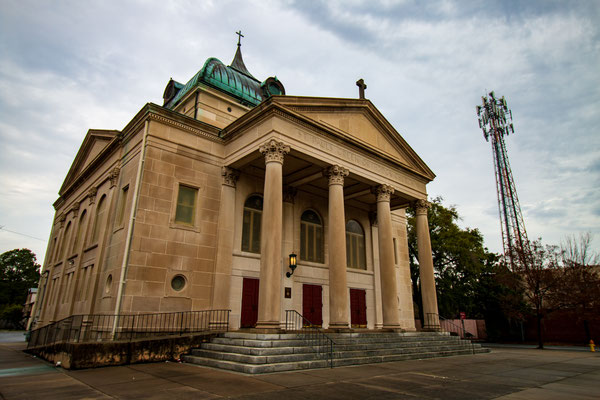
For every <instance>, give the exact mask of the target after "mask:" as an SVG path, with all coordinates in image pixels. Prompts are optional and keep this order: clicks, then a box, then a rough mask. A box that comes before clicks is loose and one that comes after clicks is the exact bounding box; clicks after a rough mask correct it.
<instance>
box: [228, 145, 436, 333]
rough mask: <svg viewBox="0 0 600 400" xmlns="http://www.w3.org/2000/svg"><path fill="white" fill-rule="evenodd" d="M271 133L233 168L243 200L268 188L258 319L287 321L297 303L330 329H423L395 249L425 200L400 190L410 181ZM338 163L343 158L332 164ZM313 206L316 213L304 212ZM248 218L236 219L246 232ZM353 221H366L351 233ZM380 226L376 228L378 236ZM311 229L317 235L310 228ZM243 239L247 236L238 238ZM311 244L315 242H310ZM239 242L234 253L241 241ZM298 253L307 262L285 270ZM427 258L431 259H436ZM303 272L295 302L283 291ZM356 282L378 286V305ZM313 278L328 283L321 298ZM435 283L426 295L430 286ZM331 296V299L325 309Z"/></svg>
mask: <svg viewBox="0 0 600 400" xmlns="http://www.w3.org/2000/svg"><path fill="white" fill-rule="evenodd" d="M263 140H265V141H262V140H259V141H258V143H257V142H254V144H253V145H252V146H258V144H261V143H262V144H261V145H260V146H258V147H259V148H260V151H256V150H254V151H253V152H252V151H243V152H240V153H243V154H245V155H244V156H243V157H242V158H240V159H238V160H237V161H233V160H232V163H231V164H230V165H228V166H227V168H228V169H231V170H235V171H239V172H240V177H239V179H240V181H241V182H244V184H243V185H242V188H243V189H241V190H239V191H237V192H236V193H235V198H236V202H237V203H238V204H240V205H241V204H242V203H244V202H245V201H246V200H247V199H248V198H250V197H251V196H255V195H256V193H258V194H260V192H259V191H258V190H257V189H259V187H260V186H262V189H263V204H264V206H263V208H262V231H261V250H260V253H258V254H257V259H255V261H257V262H258V261H260V266H258V265H257V267H259V268H256V270H252V271H253V272H255V273H256V272H258V273H259V275H260V280H261V283H264V284H261V285H260V289H259V302H258V303H259V304H258V323H257V325H256V327H257V328H259V329H279V328H280V327H281V326H282V323H283V322H282V321H283V320H284V319H283V318H284V317H283V315H285V310H286V309H290V307H291V308H292V309H295V310H296V311H298V312H301V313H302V314H303V315H304V317H305V318H307V319H308V320H309V321H311V322H312V323H313V324H315V325H323V326H324V327H326V328H330V329H348V328H350V327H352V326H356V327H366V326H370V327H372V328H374V327H375V326H380V327H383V328H388V329H406V328H408V329H411V328H412V329H414V328H413V326H414V325H413V324H414V323H413V310H412V299H411V298H410V296H408V295H407V294H410V292H409V291H410V283H409V284H407V282H410V275H409V274H408V273H407V271H408V269H407V267H408V263H407V262H408V260H407V253H406V254H405V255H402V256H401V257H405V258H403V259H400V258H399V257H398V256H397V254H396V253H397V252H398V251H401V250H402V249H398V248H395V246H396V243H395V242H394V239H396V238H397V239H398V241H400V240H405V236H404V237H398V236H397V235H399V234H400V235H401V234H402V232H405V230H406V219H405V216H404V210H405V208H406V207H409V206H413V205H415V204H416V200H418V198H416V197H414V193H413V192H414V190H398V189H396V187H402V185H400V184H399V183H394V181H393V180H390V179H389V178H390V177H387V179H386V178H378V179H379V181H374V180H373V178H374V177H373V175H372V174H370V176H367V175H369V174H367V173H366V172H365V171H364V168H362V167H361V166H360V165H358V166H353V165H352V163H348V162H347V161H344V160H342V159H338V160H332V159H331V156H330V157H328V159H327V160H324V159H318V158H316V157H315V156H316V155H317V154H316V153H317V151H316V150H315V152H314V153H313V154H310V152H308V150H307V149H306V148H302V149H298V148H296V147H294V146H295V145H297V143H296V142H295V141H294V140H289V138H281V139H280V138H276V137H270V138H269V137H268V136H267V137H266V138H265V139H263ZM289 143H294V145H290V144H289ZM254 148H255V149H256V147H254ZM350 158H351V159H352V157H350ZM335 161H339V162H340V164H341V165H340V164H331V163H330V162H335ZM342 165H347V166H348V167H346V166H342ZM363 173H364V175H362V174H363ZM392 177H393V176H392ZM257 181H258V182H257ZM261 181H262V183H260V182H261ZM248 182H257V183H259V185H260V186H259V185H256V184H255V183H254V184H253V185H250V184H248ZM404 183H406V182H404ZM250 187H251V189H250ZM236 190H237V189H236ZM229 196H230V195H229ZM226 204H230V203H226ZM419 204H420V203H419ZM238 209H239V208H238ZM307 212H308V213H309V214H311V216H312V217H311V218H312V219H302V216H303V215H304V216H306V215H307V214H306V213H307ZM237 214H241V213H240V212H239V211H236V209H235V207H233V209H230V211H229V212H228V215H237ZM240 216H241V215H238V216H236V217H235V218H238V222H237V224H238V228H237V229H238V231H239V230H240V229H239V225H240V224H241V221H239V217H240ZM393 216H394V217H393ZM419 218H420V220H422V219H423V216H421V215H420V216H419ZM307 221H308V222H307ZM350 222H351V223H352V224H354V225H353V227H355V226H359V228H358V233H357V231H353V232H350V231H348V229H350V228H348V226H349V225H348V224H349V223H350ZM399 222H400V224H401V225H399ZM307 224H310V229H309V225H307ZM301 227H302V229H300V228H301ZM305 228H306V229H305ZM373 230H375V231H376V233H377V235H375V237H374V238H373V237H372V234H373V232H374V231H373ZM305 232H308V233H306V235H308V236H304V235H305ZM317 232H318V235H317ZM361 232H362V233H361ZM348 235H350V236H348ZM425 235H427V236H428V232H424V233H423V235H422V237H421V236H419V237H420V240H421V241H423V240H426V239H428V237H427V238H425ZM348 237H351V238H352V241H351V243H350V242H349V243H347V240H348ZM241 239H242V238H241V237H239V236H238V237H237V238H236V239H235V240H234V242H235V241H238V243H239V241H241ZM357 239H358V240H357ZM309 245H313V246H314V247H313V248H311V249H309V248H308V247H307V246H309ZM348 246H350V247H348ZM233 247H234V253H235V247H236V244H235V243H234V245H233ZM320 251H322V252H323V253H322V254H321V253H319V252H320ZM238 253H239V252H238ZM290 253H299V254H298V268H297V270H296V271H295V274H291V275H290V276H289V277H286V276H285V274H286V272H288V270H287V261H288V254H290ZM243 256H244V255H243V254H241V255H240V257H243ZM306 257H308V258H306ZM348 257H349V258H348ZM240 264H241V263H240ZM423 266H424V267H427V263H426V262H424V263H423ZM399 268H400V270H399ZM426 275H427V278H428V277H429V274H428V273H427V274H426ZM300 278H301V279H302V282H303V285H302V286H299V287H298V289H299V290H296V291H291V297H290V300H286V299H284V296H283V295H284V288H291V287H293V286H294V284H293V283H294V281H295V280H296V279H300ZM427 278H426V279H424V281H423V282H424V283H425V286H427V287H429V286H431V285H432V284H433V285H434V282H432V281H431V280H428V279H427ZM398 279H400V281H398ZM350 280H352V281H353V282H354V283H353V284H356V283H358V284H359V285H360V286H359V287H364V288H366V289H368V290H369V291H373V292H372V293H374V297H373V298H372V301H373V303H371V305H370V306H369V307H371V308H367V306H366V291H365V290H364V289H361V290H358V291H356V290H351V289H350V288H349V285H348V283H349V281H350ZM311 286H315V287H318V288H319V294H318V296H317V295H314V294H313V292H311V291H309V289H308V288H309V287H311ZM427 287H426V288H425V290H424V294H425V293H426V292H428V293H431V291H430V290H428V289H427ZM323 288H326V291H325V298H324V299H323ZM433 291H435V286H433ZM317 297H318V298H319V299H322V300H321V304H316V303H313V298H317ZM401 298H403V300H400V299H401ZM323 301H324V302H325V304H326V306H327V307H323ZM434 301H435V300H434ZM434 301H429V302H427V305H428V310H435V306H434V305H433V303H434ZM238 304H239V303H238ZM317 309H318V311H317ZM435 311H437V310H435ZM323 312H325V313H326V315H323ZM313 320H314V321H313ZM431 328H435V327H434V326H432V327H431Z"/></svg>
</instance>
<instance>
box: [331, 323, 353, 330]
mask: <svg viewBox="0 0 600 400" xmlns="http://www.w3.org/2000/svg"><path fill="white" fill-rule="evenodd" d="M327 329H348V330H349V329H350V326H349V324H345V323H343V322H342V323H340V322H336V323H332V324H329V327H328V328H327Z"/></svg>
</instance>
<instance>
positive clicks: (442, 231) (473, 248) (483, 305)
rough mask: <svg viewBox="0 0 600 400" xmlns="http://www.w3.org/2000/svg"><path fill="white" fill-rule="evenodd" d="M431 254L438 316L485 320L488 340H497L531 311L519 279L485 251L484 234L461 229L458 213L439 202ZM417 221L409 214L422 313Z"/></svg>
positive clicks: (432, 221)
mask: <svg viewBox="0 0 600 400" xmlns="http://www.w3.org/2000/svg"><path fill="white" fill-rule="evenodd" d="M427 217H428V222H429V231H430V238H431V250H432V255H433V266H434V271H435V278H436V286H437V295H438V310H439V313H440V315H441V316H443V317H445V318H456V317H458V315H459V313H460V312H461V311H464V312H465V313H466V314H467V316H468V318H484V319H485V320H486V326H487V329H488V335H489V336H491V337H497V336H499V335H500V332H504V331H506V330H507V325H508V324H509V321H510V320H520V319H522V317H523V311H524V309H525V307H524V302H523V295H522V291H521V290H520V288H519V286H518V285H517V282H518V278H517V277H515V276H514V274H512V273H511V272H510V271H508V270H507V269H506V268H505V267H504V266H503V265H502V264H501V263H500V262H499V259H500V258H499V256H498V255H497V254H495V253H492V252H490V251H488V250H487V248H485V247H484V245H483V236H482V235H481V233H480V232H479V230H478V229H471V228H464V229H463V228H461V227H460V226H458V221H459V220H460V216H459V215H458V212H457V210H456V208H455V207H453V206H450V207H445V206H443V205H442V198H440V197H438V198H435V199H433V201H432V203H431V207H430V208H429V210H428V215H427ZM415 223H416V220H415V215H414V211H413V210H409V211H408V247H409V256H410V268H411V278H412V283H413V296H414V298H413V300H414V303H415V304H416V305H417V307H418V308H419V309H420V304H421V292H420V288H419V263H418V249H417V232H416V225H415Z"/></svg>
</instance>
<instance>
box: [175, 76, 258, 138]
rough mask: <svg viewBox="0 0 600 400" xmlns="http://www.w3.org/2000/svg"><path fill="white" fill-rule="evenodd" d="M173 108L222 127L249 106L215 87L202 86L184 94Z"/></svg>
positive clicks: (236, 117) (245, 110)
mask: <svg viewBox="0 0 600 400" xmlns="http://www.w3.org/2000/svg"><path fill="white" fill-rule="evenodd" d="M196 93H198V96H197V97H196ZM175 110H176V111H178V112H180V113H182V114H184V115H187V116H188V117H190V118H194V115H195V118H196V119H197V120H198V121H202V122H206V123H207V124H211V125H213V126H216V127H219V128H224V127H226V126H227V125H229V124H230V123H232V122H233V121H235V120H236V119H238V118H239V117H241V116H242V115H244V114H245V113H247V112H248V111H249V110H250V108H248V107H245V106H243V105H241V104H239V103H238V102H236V101H232V100H231V99H230V98H228V97H227V96H226V95H224V94H223V93H221V92H219V91H218V90H216V89H213V88H211V87H208V86H203V87H202V89H201V90H196V91H193V92H191V93H189V94H188V95H186V97H185V98H184V99H183V101H182V102H181V103H180V104H178V105H177V107H175Z"/></svg>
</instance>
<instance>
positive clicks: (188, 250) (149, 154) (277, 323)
mask: <svg viewBox="0 0 600 400" xmlns="http://www.w3.org/2000/svg"><path fill="white" fill-rule="evenodd" d="M357 85H358V86H359V96H358V98H354V99H348V98H325V97H300V96H293V95H287V94H286V91H285V88H284V85H283V84H282V82H281V81H279V80H278V79H277V78H276V77H270V78H267V79H264V80H261V79H257V78H255V77H254V76H253V75H252V74H251V73H250V72H249V71H248V69H247V67H246V65H245V64H244V61H243V59H242V53H241V47H240V43H239V42H238V47H237V51H236V53H235V56H234V58H233V61H232V62H231V64H230V65H229V66H227V65H225V64H223V63H222V62H221V61H219V60H218V59H216V58H209V59H208V60H206V62H205V63H204V65H203V66H202V68H201V69H200V70H199V71H198V73H197V74H195V75H194V76H193V77H192V78H191V79H190V80H189V81H187V83H185V84H182V83H179V82H177V81H175V80H173V79H171V80H170V81H169V82H168V84H167V86H166V88H165V91H164V94H163V98H164V103H163V105H162V106H161V105H156V104H153V103H148V104H146V105H145V106H144V107H142V109H141V110H140V111H139V112H138V113H137V115H135V116H134V117H133V119H132V120H131V121H130V122H129V123H128V124H127V126H125V127H124V128H123V129H122V130H120V131H116V130H101V129H91V130H89V131H88V133H87V135H86V136H85V138H84V140H83V143H82V145H81V148H80V149H79V151H78V153H77V156H76V157H75V160H74V161H73V164H72V166H71V168H70V170H69V172H68V174H67V176H66V178H65V180H64V183H63V184H62V187H61V188H60V191H59V197H58V199H57V200H56V202H55V203H54V208H55V210H56V215H55V217H54V221H53V225H52V231H51V237H50V242H49V244H48V248H47V253H46V257H45V262H44V266H43V274H42V278H41V281H40V302H39V304H37V305H36V309H35V310H34V311H33V314H32V315H33V317H34V318H33V325H32V328H36V327H40V326H44V325H46V324H48V323H51V322H54V321H58V320H60V319H63V318H65V317H68V316H70V315H74V314H135V313H158V312H176V311H195V310H220V309H223V310H231V312H230V319H229V326H230V329H239V328H252V327H254V328H258V329H263V330H270V329H279V328H281V327H282V324H283V323H284V321H285V311H286V310H296V311H297V312H298V313H300V314H302V315H303V316H304V318H306V320H308V321H310V322H311V323H312V324H313V325H317V326H319V325H320V326H322V327H323V328H329V329H341V330H343V329H348V328H368V329H380V328H391V329H398V330H401V329H402V330H406V331H412V330H415V321H414V310H413V300H412V285H411V277H410V268H409V255H408V244H407V229H406V224H407V222H406V209H407V208H408V207H413V208H415V209H416V219H417V236H418V249H419V255H420V259H419V264H420V281H421V282H420V283H421V288H422V295H423V313H424V315H426V316H427V318H426V323H425V328H429V329H436V328H438V327H439V320H438V315H437V312H438V311H437V300H436V290H435V281H434V273H433V262H432V257H431V245H430V239H429V231H428V222H427V207H428V203H427V190H426V185H427V183H428V182H430V181H432V180H433V179H434V177H435V175H434V174H433V172H432V171H431V170H430V169H429V168H428V167H427V165H426V164H425V163H424V162H423V160H421V158H420V157H419V156H418V155H417V154H416V153H415V152H414V150H413V149H412V148H411V147H410V146H409V145H408V143H406V141H405V140H404V139H403V138H402V137H401V136H400V134H399V133H398V132H397V131H396V129H394V127H393V126H392V125H391V124H390V123H389V122H388V121H387V120H386V119H385V117H384V116H383V115H382V114H381V113H380V112H379V110H378V109H377V108H376V107H375V106H374V105H373V104H372V103H371V101H369V100H368V99H365V98H364V89H365V88H366V85H364V83H363V82H362V80H360V81H359V82H357ZM291 258H293V259H295V260H296V261H295V262H292V267H295V268H290V259H291Z"/></svg>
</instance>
